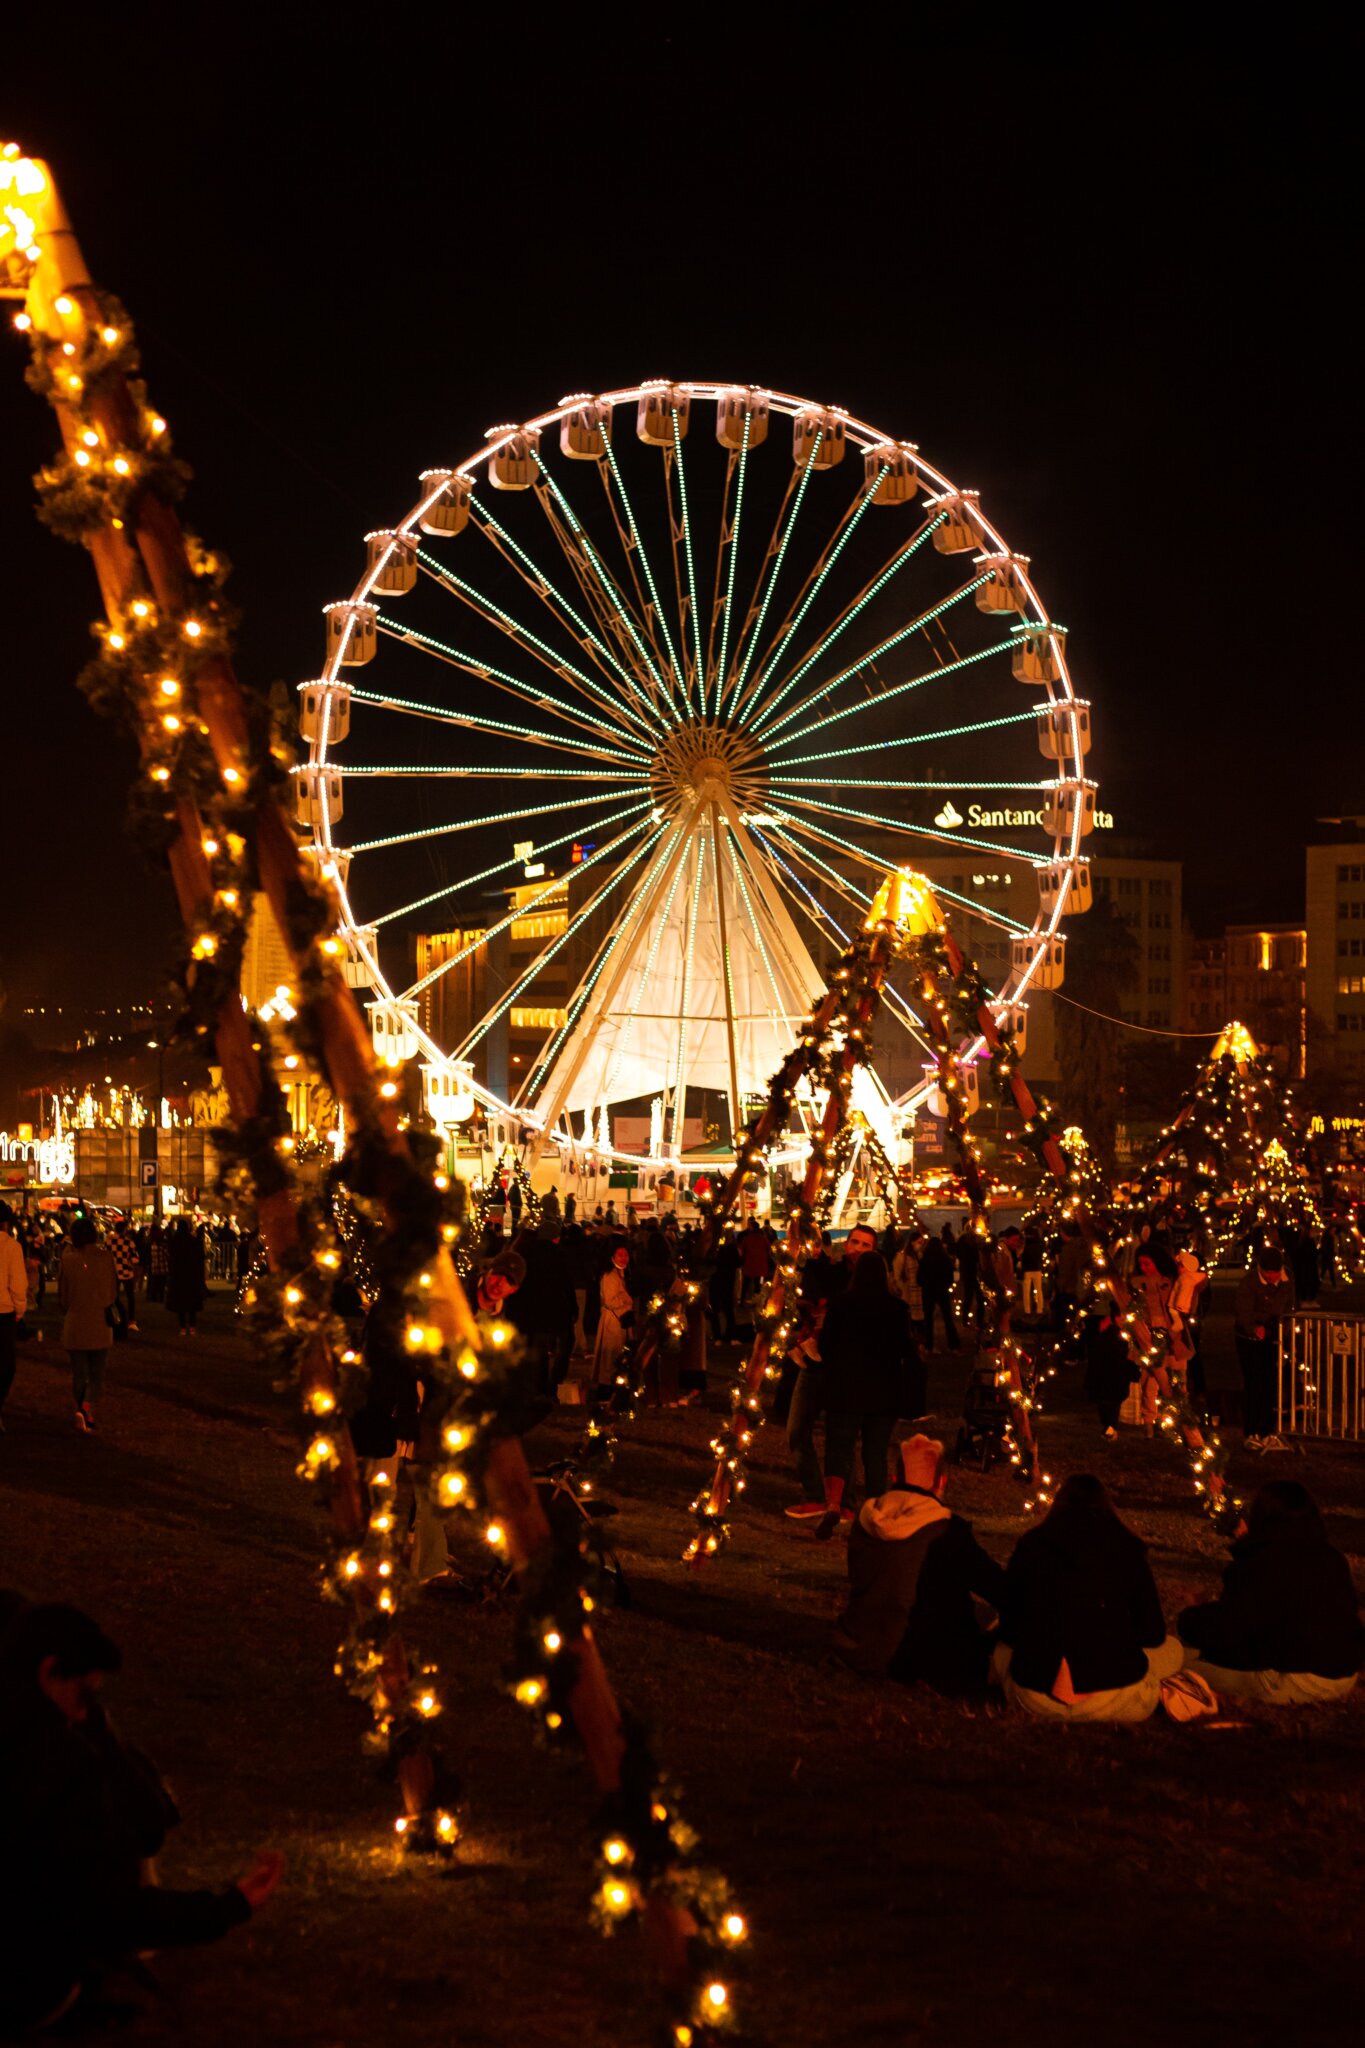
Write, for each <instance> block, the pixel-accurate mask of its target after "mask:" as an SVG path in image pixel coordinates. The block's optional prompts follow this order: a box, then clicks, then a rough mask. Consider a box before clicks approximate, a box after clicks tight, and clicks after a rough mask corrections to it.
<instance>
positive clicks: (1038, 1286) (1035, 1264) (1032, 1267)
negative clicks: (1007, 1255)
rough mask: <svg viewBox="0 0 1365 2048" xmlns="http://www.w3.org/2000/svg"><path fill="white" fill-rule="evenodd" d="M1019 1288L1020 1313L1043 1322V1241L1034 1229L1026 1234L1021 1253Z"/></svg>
mask: <svg viewBox="0 0 1365 2048" xmlns="http://www.w3.org/2000/svg"><path fill="white" fill-rule="evenodd" d="M1019 1286H1020V1301H1019V1309H1020V1313H1021V1314H1022V1315H1026V1316H1033V1317H1035V1318H1036V1319H1037V1320H1038V1321H1039V1322H1041V1321H1042V1319H1043V1308H1044V1302H1043V1239H1042V1234H1041V1232H1039V1231H1037V1230H1035V1229H1032V1228H1030V1229H1028V1230H1026V1231H1025V1232H1024V1243H1023V1248H1022V1249H1021V1251H1020V1253H1019Z"/></svg>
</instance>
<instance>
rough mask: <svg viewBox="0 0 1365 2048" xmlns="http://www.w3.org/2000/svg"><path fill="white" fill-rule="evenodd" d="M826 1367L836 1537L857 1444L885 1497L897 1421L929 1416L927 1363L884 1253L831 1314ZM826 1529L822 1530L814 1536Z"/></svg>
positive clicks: (869, 1259)
mask: <svg viewBox="0 0 1365 2048" xmlns="http://www.w3.org/2000/svg"><path fill="white" fill-rule="evenodd" d="M820 1360H821V1365H822V1368H823V1372H824V1379H825V1415H826V1420H825V1500H826V1504H827V1508H828V1510H829V1513H828V1514H827V1517H826V1520H827V1522H828V1524H829V1531H828V1532H829V1533H832V1531H833V1527H834V1523H835V1521H837V1518H838V1512H839V1511H842V1508H843V1497H844V1492H845V1490H846V1488H847V1487H848V1485H849V1483H850V1482H851V1480H852V1477H853V1455H854V1451H855V1450H856V1448H857V1444H858V1439H859V1437H861V1438H862V1447H863V1484H864V1491H865V1492H866V1493H867V1494H868V1495H870V1496H875V1495H878V1494H883V1493H885V1492H886V1460H887V1453H888V1451H889V1450H890V1448H891V1432H892V1430H893V1429H894V1428H895V1424H896V1417H897V1416H898V1415H918V1414H922V1413H923V1410H924V1396H925V1378H926V1375H925V1369H924V1363H923V1361H922V1359H921V1358H920V1355H919V1350H918V1348H917V1346H916V1344H915V1339H914V1335H913V1333H912V1331H911V1328H910V1315H909V1311H908V1310H907V1308H906V1306H905V1303H904V1302H903V1301H902V1300H901V1299H900V1297H899V1295H895V1294H893V1293H892V1292H891V1289H890V1285H889V1283H888V1281H887V1277H886V1261H885V1259H884V1258H883V1257H882V1255H881V1253H880V1252H875V1251H865V1252H863V1253H862V1255H861V1256H860V1257H859V1259H858V1263H857V1264H856V1265H855V1267H854V1268H853V1274H852V1278H851V1279H850V1280H849V1283H848V1286H847V1287H846V1288H845V1289H844V1290H843V1292H842V1293H840V1294H836V1295H835V1297H834V1299H833V1301H832V1302H831V1303H830V1305H829V1307H828V1308H827V1309H826V1311H825V1320H824V1323H823V1325H822V1326H821V1330H820ZM849 1519H851V1516H850V1517H849ZM823 1529H824V1524H822V1525H821V1530H817V1532H816V1533H817V1534H820V1533H822V1531H823Z"/></svg>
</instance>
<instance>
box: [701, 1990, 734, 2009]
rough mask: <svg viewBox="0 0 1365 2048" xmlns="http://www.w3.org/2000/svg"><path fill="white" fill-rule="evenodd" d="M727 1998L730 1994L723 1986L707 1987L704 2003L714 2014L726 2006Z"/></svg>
mask: <svg viewBox="0 0 1365 2048" xmlns="http://www.w3.org/2000/svg"><path fill="white" fill-rule="evenodd" d="M729 1998H730V1994H729V1992H728V1991H727V1990H726V1988H725V1986H724V1985H723V1984H720V1983H715V1984H708V1985H707V1987H706V2002H707V2004H708V2005H709V2006H710V2007H711V2008H712V2009H713V2010H714V2011H715V2012H719V2011H720V2010H721V2008H722V2007H723V2006H724V2005H726V2004H728V2003H729Z"/></svg>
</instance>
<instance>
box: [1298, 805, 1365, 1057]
mask: <svg viewBox="0 0 1365 2048" xmlns="http://www.w3.org/2000/svg"><path fill="white" fill-rule="evenodd" d="M1304 911H1305V915H1304V924H1305V927H1306V949H1307V972H1306V992H1307V1012H1308V1015H1307V1029H1306V1045H1307V1061H1308V1071H1309V1073H1310V1074H1317V1075H1319V1076H1322V1075H1326V1074H1330V1073H1332V1072H1335V1073H1337V1074H1338V1075H1340V1076H1341V1078H1342V1080H1343V1081H1344V1082H1346V1083H1348V1084H1349V1085H1350V1086H1352V1087H1354V1088H1357V1089H1358V1088H1359V1087H1360V1086H1361V1085H1362V1084H1365V818H1324V819H1322V820H1321V821H1320V822H1319V827H1318V831H1317V833H1316V834H1315V836H1314V840H1313V842H1312V843H1311V844H1310V845H1309V847H1308V849H1307V856H1306V872H1305V878H1304Z"/></svg>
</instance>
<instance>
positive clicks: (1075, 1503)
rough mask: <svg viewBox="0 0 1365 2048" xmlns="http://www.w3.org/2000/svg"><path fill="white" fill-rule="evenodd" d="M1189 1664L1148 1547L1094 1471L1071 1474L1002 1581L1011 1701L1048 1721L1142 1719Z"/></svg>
mask: <svg viewBox="0 0 1365 2048" xmlns="http://www.w3.org/2000/svg"><path fill="white" fill-rule="evenodd" d="M1183 1662H1184V1652H1183V1650H1182V1648H1181V1645H1180V1643H1179V1642H1178V1641H1177V1640H1176V1638H1175V1637H1174V1636H1168V1635H1167V1634H1166V1624H1165V1622H1164V1620H1163V1619H1162V1613H1161V1599H1160V1596H1159V1595H1158V1593H1157V1589H1156V1581H1155V1580H1154V1579H1153V1577H1152V1573H1151V1567H1150V1566H1149V1565H1148V1563H1147V1546H1146V1544H1145V1543H1143V1542H1142V1540H1141V1538H1140V1537H1137V1536H1135V1535H1134V1534H1133V1532H1132V1530H1131V1529H1129V1528H1127V1527H1125V1525H1124V1524H1123V1523H1122V1522H1121V1521H1120V1520H1119V1518H1118V1516H1117V1514H1116V1513H1115V1512H1114V1506H1113V1503H1112V1502H1111V1500H1110V1498H1109V1495H1108V1493H1107V1492H1106V1490H1105V1488H1104V1486H1103V1485H1102V1484H1101V1482H1100V1481H1099V1480H1098V1479H1096V1478H1095V1476H1094V1475H1093V1473H1090V1472H1077V1473H1075V1474H1073V1476H1072V1477H1071V1478H1070V1479H1067V1480H1065V1481H1064V1482H1063V1484H1062V1486H1061V1489H1060V1491H1059V1492H1058V1495H1057V1498H1056V1500H1055V1501H1054V1502H1053V1504H1052V1506H1051V1507H1050V1508H1049V1510H1048V1512H1047V1514H1046V1515H1045V1516H1044V1518H1043V1520H1042V1521H1041V1522H1040V1523H1039V1525H1038V1527H1037V1528H1036V1529H1030V1530H1029V1531H1028V1532H1027V1534H1026V1535H1023V1536H1021V1537H1020V1538H1019V1541H1018V1542H1017V1543H1016V1544H1015V1546H1014V1555H1013V1557H1012V1558H1011V1559H1010V1561H1009V1567H1008V1569H1007V1571H1006V1574H1005V1593H1004V1604H1003V1606H1002V1608H1001V1611H1000V1638H999V1642H998V1643H997V1645H996V1649H995V1652H994V1655H993V1658H992V1670H993V1672H994V1675H995V1677H996V1678H997V1680H998V1681H999V1682H1000V1684H1001V1685H1003V1687H1004V1691H1005V1697H1006V1699H1008V1700H1009V1701H1010V1703H1011V1705H1013V1706H1017V1707H1022V1708H1023V1710H1024V1711H1025V1713H1028V1714H1035V1715H1037V1716H1038V1717H1039V1718H1040V1719H1042V1720H1049V1721H1145V1720H1147V1718H1148V1717H1149V1715H1151V1714H1152V1713H1153V1712H1154V1711H1155V1708H1156V1705H1157V1701H1158V1699H1159V1698H1160V1695H1161V1681H1162V1679H1163V1678H1169V1677H1171V1676H1172V1675H1173V1674H1174V1673H1175V1672H1177V1671H1179V1669H1180V1668H1181V1665H1182V1664H1183Z"/></svg>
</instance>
